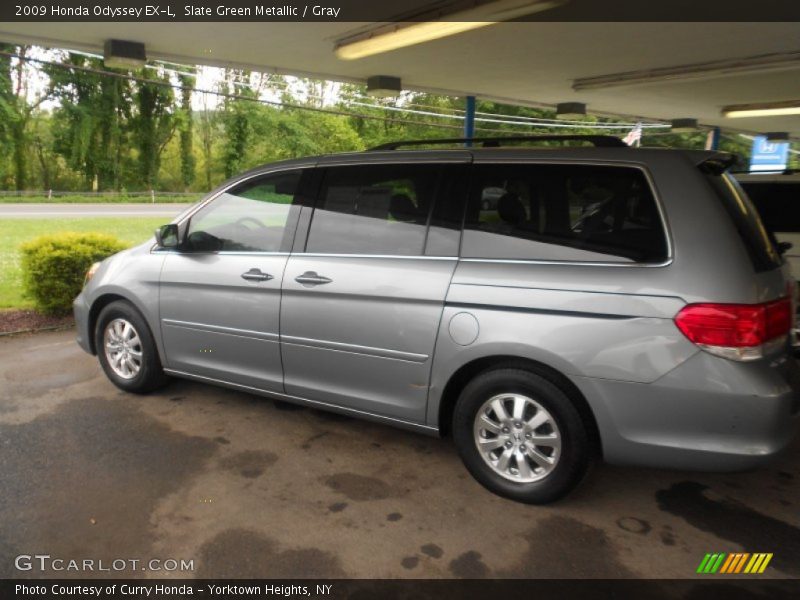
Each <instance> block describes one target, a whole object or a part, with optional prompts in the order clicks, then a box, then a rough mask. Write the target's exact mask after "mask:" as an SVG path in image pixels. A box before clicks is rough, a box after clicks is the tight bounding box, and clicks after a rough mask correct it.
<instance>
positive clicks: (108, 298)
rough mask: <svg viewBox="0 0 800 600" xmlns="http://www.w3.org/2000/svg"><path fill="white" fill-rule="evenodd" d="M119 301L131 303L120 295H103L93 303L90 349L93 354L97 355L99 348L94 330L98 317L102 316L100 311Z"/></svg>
mask: <svg viewBox="0 0 800 600" xmlns="http://www.w3.org/2000/svg"><path fill="white" fill-rule="evenodd" d="M117 300H123V301H125V302H130V301H129V300H128V299H127V298H125V297H123V296H120V295H118V294H103V295H102V296H100V297H99V298H97V299H96V300H95V301H94V302H93V303H92V308H90V309H89V340H88V341H89V348H90V350H91V351H92V354H95V355H96V354H97V348H95V343H94V330H95V327H97V317H99V316H100V311H101V310H103V309H104V308H105V307H106V306H108V305H109V304H111V303H112V302H116V301H117Z"/></svg>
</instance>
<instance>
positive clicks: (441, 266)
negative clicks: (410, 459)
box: [75, 136, 800, 503]
mask: <svg viewBox="0 0 800 600" xmlns="http://www.w3.org/2000/svg"><path fill="white" fill-rule="evenodd" d="M545 139H546V140H547V141H549V142H551V143H552V142H553V141H554V138H553V137H552V136H551V137H548V138H545ZM568 139H571V140H574V136H572V137H570V138H568ZM585 141H586V142H589V143H591V144H592V146H589V147H587V146H586V145H582V146H572V147H554V146H547V147H535V146H534V147H531V144H528V145H524V146H520V145H511V146H508V145H504V144H506V142H505V141H504V140H496V139H495V140H473V141H472V146H471V147H464V146H456V145H455V144H453V143H452V142H453V140H443V141H442V144H441V147H438V148H437V146H436V142H435V141H432V140H426V141H424V142H422V143H416V145H417V146H419V147H416V148H415V143H405V144H400V143H398V144H390V145H386V146H382V147H380V148H377V149H375V150H372V151H368V152H362V153H352V154H340V155H334V156H323V157H315V158H308V159H302V160H292V161H286V162H282V163H276V164H271V165H265V166H263V167H260V168H257V169H254V170H252V171H249V172H247V173H245V174H243V175H241V176H239V177H236V178H234V179H232V180H230V181H228V182H227V183H225V184H224V185H223V186H221V187H220V188H218V189H217V190H215V191H214V192H212V193H211V194H209V195H208V196H207V198H206V199H204V200H203V201H202V202H200V203H199V204H197V205H196V206H193V207H192V208H190V209H188V210H187V211H185V212H184V213H183V214H182V215H180V216H179V217H178V218H177V219H175V221H173V223H171V224H169V225H165V226H164V227H162V228H160V229H159V230H158V231H157V232H156V237H155V240H151V241H148V242H147V243H145V244H142V245H140V246H138V247H135V248H132V249H130V250H126V251H124V252H121V253H119V254H117V255H115V256H113V257H111V258H109V259H107V260H105V261H103V262H102V263H100V264H99V265H96V266H94V267H93V268H92V269H91V270H90V273H89V274H88V275H87V283H86V286H85V288H84V290H83V291H82V292H81V294H80V295H79V296H78V298H77V299H76V300H75V316H76V321H77V326H78V343H79V344H80V345H81V347H82V348H83V349H84V350H86V351H87V352H90V353H92V354H96V355H97V356H98V357H99V360H100V363H101V365H102V367H103V369H104V371H105V373H106V374H107V375H108V377H109V379H110V380H111V381H112V382H113V383H114V384H116V385H117V386H118V387H120V388H121V389H123V390H126V391H129V392H134V393H145V392H149V391H151V390H154V389H156V388H157V387H159V386H161V385H163V384H164V383H165V382H166V381H167V378H168V377H182V378H187V379H193V380H196V381H200V382H206V383H210V384H216V385H221V386H226V387H231V388H235V389H239V390H244V391H247V392H251V393H254V394H261V395H264V396H267V397H270V398H274V399H277V400H282V401H288V402H296V403H300V404H305V405H309V406H313V407H316V408H320V409H325V410H332V411H337V412H341V413H345V414H349V415H354V416H359V417H363V418H367V419H373V420H376V421H380V422H383V423H387V424H391V425H397V426H401V427H407V428H409V429H413V430H416V431H419V432H424V433H428V434H432V435H450V436H452V438H453V439H454V441H455V445H456V447H457V449H458V452H459V454H460V456H461V457H462V459H463V461H464V464H465V465H466V467H467V469H468V470H469V471H470V472H471V473H472V475H473V476H474V477H475V478H476V479H477V480H478V481H479V482H480V483H481V484H483V485H484V486H485V487H487V488H488V489H490V490H492V491H494V492H496V493H498V494H501V495H503V496H506V497H509V498H512V499H515V500H518V501H522V502H528V503H546V502H550V501H553V500H555V499H557V498H559V497H561V496H563V495H564V494H566V493H567V492H568V491H570V490H571V489H572V488H574V487H575V486H576V485H577V484H578V483H579V482H580V481H581V479H582V478H583V476H584V474H585V473H586V471H587V469H588V467H589V465H590V463H591V462H592V461H593V459H596V458H602V459H603V460H605V461H607V462H609V463H614V464H629V465H649V466H656V467H669V468H676V469H701V470H712V471H723V470H741V469H748V468H752V467H755V466H757V465H760V464H762V463H763V462H764V461H765V460H766V459H768V458H770V457H772V456H773V455H775V454H776V453H778V452H779V451H781V450H782V449H784V448H785V447H786V446H787V445H788V444H789V442H790V441H791V439H792V437H793V434H794V431H795V430H796V428H797V422H798V414H799V413H800V401H798V398H800V395H799V394H798V391H799V390H800V377H798V366H797V365H796V363H795V362H794V360H792V359H791V358H789V356H788V354H787V348H788V343H787V339H788V335H787V334H788V333H789V331H790V329H791V328H792V325H793V323H792V320H793V315H794V310H793V304H794V298H795V293H794V283H793V281H792V279H791V278H790V277H789V273H788V266H787V265H786V264H785V262H784V260H783V259H782V257H781V255H780V253H779V251H778V249H777V248H776V247H775V245H774V244H773V243H772V241H771V239H770V237H769V236H768V235H767V233H766V231H765V229H764V227H763V225H762V224H761V221H760V220H759V217H758V215H757V214H756V212H755V211H754V209H753V207H752V205H751V204H750V202H749V200H748V199H747V197H746V195H745V194H744V193H743V192H742V190H741V188H740V187H739V185H738V184H737V183H736V182H735V180H734V179H733V178H732V177H731V176H730V175H729V174H728V173H727V168H728V167H729V166H730V164H731V163H732V162H733V157H732V156H730V155H728V154H724V153H718V152H710V151H681V150H664V149H634V148H628V147H627V146H624V144H622V143H621V142H620V141H619V140H618V139H616V138H606V137H599V136H591V137H587V138H586V140H585ZM403 148H410V149H403ZM432 148H433V149H432ZM487 190H490V192H487ZM500 190H502V193H501V192H500ZM487 193H489V194H490V195H494V196H497V199H496V202H492V203H488V204H487V203H486V202H485V198H486V197H487Z"/></svg>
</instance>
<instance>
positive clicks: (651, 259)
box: [461, 163, 668, 263]
mask: <svg viewBox="0 0 800 600" xmlns="http://www.w3.org/2000/svg"><path fill="white" fill-rule="evenodd" d="M471 188H472V189H471V192H470V198H469V204H468V207H467V214H466V219H465V224H464V236H463V243H462V249H461V255H462V256H463V257H465V258H488V259H517V260H543V261H563V262H602V263H607V262H619V263H662V262H664V261H665V260H667V258H668V244H667V236H666V231H665V229H664V224H663V221H662V219H661V215H660V212H659V210H658V206H657V204H656V200H655V197H654V195H653V191H652V189H651V188H650V185H649V182H648V181H647V178H646V177H645V175H644V173H643V172H642V171H641V170H640V169H638V168H632V167H623V166H603V165H587V164H543V163H542V164H483V165H475V166H474V168H473V173H472V178H471Z"/></svg>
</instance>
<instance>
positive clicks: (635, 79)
mask: <svg viewBox="0 0 800 600" xmlns="http://www.w3.org/2000/svg"><path fill="white" fill-rule="evenodd" d="M790 69H800V50H798V51H793V52H778V53H774V54H761V55H758V56H746V57H741V58H733V59H729V60H718V61H710V62H703V63H695V64H691V65H679V66H675V67H660V68H656V69H644V70H640V71H626V72H623V73H612V74H610V75H598V76H595V77H583V78H581V79H575V80H574V81H573V82H572V89H573V90H575V91H576V92H581V91H586V90H599V89H605V88H612V87H620V86H625V85H644V84H652V83H664V82H668V81H681V80H686V79H700V78H707V77H725V76H728V75H737V74H739V73H752V72H759V73H763V72H765V71H785V70H790Z"/></svg>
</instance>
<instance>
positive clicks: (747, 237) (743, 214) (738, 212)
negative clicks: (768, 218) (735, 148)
mask: <svg viewBox="0 0 800 600" xmlns="http://www.w3.org/2000/svg"><path fill="white" fill-rule="evenodd" d="M706 180H707V181H708V182H709V184H710V185H711V187H712V189H713V190H714V191H715V192H716V194H717V196H718V197H719V199H720V201H721V202H722V205H723V206H724V207H725V210H726V211H727V212H728V214H729V215H730V216H731V219H732V220H733V223H734V225H736V230H737V231H738V232H739V237H741V239H742V242H744V245H745V248H746V249H747V253H748V255H749V256H750V260H751V261H752V263H753V267H754V268H755V270H756V272H762V271H770V270H772V269H775V268H777V267H779V266H780V264H781V257H780V255H779V254H778V251H777V250H776V249H775V245H774V244H773V243H772V239H771V238H770V235H769V233H767V229H766V227H764V224H763V222H762V221H761V218H760V217H759V214H758V212H757V211H756V209H755V207H754V206H753V204H752V203H751V202H750V199H749V198H748V197H747V194H745V192H744V190H743V189H742V188H741V186H740V185H739V183H738V182H737V181H736V180H735V179H734V178H733V177H731V176H730V175H729V174H728V173H723V174H721V175H717V174H713V173H706Z"/></svg>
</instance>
